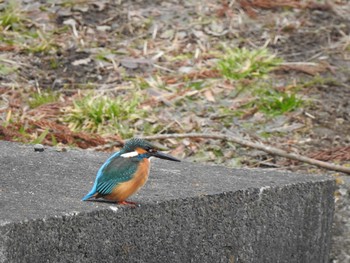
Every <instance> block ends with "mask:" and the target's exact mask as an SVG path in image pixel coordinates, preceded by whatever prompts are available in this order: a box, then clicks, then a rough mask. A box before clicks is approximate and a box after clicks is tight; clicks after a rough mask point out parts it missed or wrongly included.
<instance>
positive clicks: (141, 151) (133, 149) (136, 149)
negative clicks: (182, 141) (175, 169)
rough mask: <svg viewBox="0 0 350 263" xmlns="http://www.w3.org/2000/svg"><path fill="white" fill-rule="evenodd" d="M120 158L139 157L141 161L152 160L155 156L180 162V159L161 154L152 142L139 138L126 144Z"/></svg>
mask: <svg viewBox="0 0 350 263" xmlns="http://www.w3.org/2000/svg"><path fill="white" fill-rule="evenodd" d="M120 156H121V157H123V158H131V157H138V158H140V159H143V158H150V157H152V156H153V157H157V158H160V159H165V160H169V161H175V162H180V160H179V159H176V158H175V157H172V156H171V155H168V154H165V153H162V152H160V151H159V148H158V147H156V146H154V145H153V144H151V143H150V142H148V141H146V140H143V139H139V138H133V139H130V140H128V141H127V142H126V143H125V145H124V147H123V148H122V149H121V151H120Z"/></svg>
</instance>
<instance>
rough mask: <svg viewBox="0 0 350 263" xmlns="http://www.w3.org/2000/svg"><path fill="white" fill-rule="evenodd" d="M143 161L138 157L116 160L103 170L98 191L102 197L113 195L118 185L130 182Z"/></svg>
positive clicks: (98, 183) (98, 182)
mask: <svg viewBox="0 0 350 263" xmlns="http://www.w3.org/2000/svg"><path fill="white" fill-rule="evenodd" d="M140 161H141V160H140V159H139V158H138V157H132V158H123V157H119V158H115V159H113V160H112V161H111V162H110V163H109V164H108V165H107V166H106V167H104V169H103V170H102V176H100V178H99V179H98V181H97V188H96V191H97V192H98V193H99V194H101V195H108V194H111V193H112V190H113V188H114V187H116V186H117V185H118V184H120V183H123V182H127V181H129V180H130V179H131V178H132V177H133V175H134V174H135V172H136V170H137V167H138V164H139V162H140Z"/></svg>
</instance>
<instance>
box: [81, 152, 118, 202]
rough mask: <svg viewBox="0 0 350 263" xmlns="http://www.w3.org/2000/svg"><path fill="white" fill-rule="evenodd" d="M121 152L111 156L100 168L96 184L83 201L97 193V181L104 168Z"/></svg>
mask: <svg viewBox="0 0 350 263" xmlns="http://www.w3.org/2000/svg"><path fill="white" fill-rule="evenodd" d="M120 154H121V151H119V152H116V153H114V154H113V155H112V156H110V157H109V158H108V159H107V161H106V162H105V163H104V164H103V165H102V166H101V167H100V169H99V170H98V172H97V175H96V179H95V183H94V186H93V187H92V189H91V191H90V192H89V193H88V194H87V195H86V196H84V197H83V199H82V201H86V200H88V199H89V198H91V197H92V196H93V195H94V194H96V193H97V183H98V179H99V178H100V177H101V176H102V175H103V173H102V172H103V170H104V169H105V168H106V166H107V165H109V164H110V162H111V161H112V160H113V159H114V158H117V157H119V156H120Z"/></svg>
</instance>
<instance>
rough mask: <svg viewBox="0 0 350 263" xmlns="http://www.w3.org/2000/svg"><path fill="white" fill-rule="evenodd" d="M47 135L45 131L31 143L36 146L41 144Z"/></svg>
mask: <svg viewBox="0 0 350 263" xmlns="http://www.w3.org/2000/svg"><path fill="white" fill-rule="evenodd" d="M48 134H49V129H46V130H45V131H43V132H42V133H41V134H40V135H39V136H38V137H37V138H36V139H34V140H33V141H32V143H33V144H38V143H42V142H43V141H44V139H45V137H46V135H48Z"/></svg>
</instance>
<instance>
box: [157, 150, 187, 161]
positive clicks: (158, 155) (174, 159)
mask: <svg viewBox="0 0 350 263" xmlns="http://www.w3.org/2000/svg"><path fill="white" fill-rule="evenodd" d="M152 156H154V157H157V158H160V159H165V160H169V161H174V162H181V161H180V160H179V159H176V158H175V157H172V156H171V155H169V154H165V153H162V152H153V153H152Z"/></svg>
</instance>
